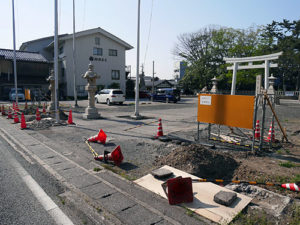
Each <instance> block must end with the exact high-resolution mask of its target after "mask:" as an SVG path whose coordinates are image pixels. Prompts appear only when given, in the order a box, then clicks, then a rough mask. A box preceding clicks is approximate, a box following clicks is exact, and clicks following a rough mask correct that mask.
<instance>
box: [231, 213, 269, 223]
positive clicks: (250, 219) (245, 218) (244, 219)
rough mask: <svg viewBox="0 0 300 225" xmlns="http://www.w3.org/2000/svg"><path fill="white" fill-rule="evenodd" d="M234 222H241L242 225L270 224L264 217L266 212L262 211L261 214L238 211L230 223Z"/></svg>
mask: <svg viewBox="0 0 300 225" xmlns="http://www.w3.org/2000/svg"><path fill="white" fill-rule="evenodd" d="M234 224H242V225H257V224H259V225H269V224H272V223H271V222H269V221H268V219H267V217H266V213H265V212H263V214H261V213H258V214H255V215H249V214H246V213H242V212H240V213H239V214H238V215H237V216H236V217H235V218H234V220H233V221H232V222H231V223H230V225H234Z"/></svg>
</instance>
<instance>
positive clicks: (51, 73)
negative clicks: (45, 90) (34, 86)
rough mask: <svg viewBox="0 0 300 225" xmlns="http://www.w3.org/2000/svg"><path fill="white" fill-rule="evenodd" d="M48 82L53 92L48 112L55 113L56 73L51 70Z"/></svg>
mask: <svg viewBox="0 0 300 225" xmlns="http://www.w3.org/2000/svg"><path fill="white" fill-rule="evenodd" d="M47 81H48V82H49V83H50V85H49V90H50V92H51V102H50V104H49V106H48V108H47V109H48V111H54V110H55V77H54V71H53V69H51V71H50V75H49V77H48V78H47Z"/></svg>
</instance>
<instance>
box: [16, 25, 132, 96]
mask: <svg viewBox="0 0 300 225" xmlns="http://www.w3.org/2000/svg"><path fill="white" fill-rule="evenodd" d="M75 39H76V46H75V49H76V54H75V71H76V84H77V90H78V92H79V95H80V94H82V92H84V85H86V80H84V79H83V78H82V77H81V76H82V75H83V74H84V73H85V72H86V71H87V69H88V64H89V62H90V60H89V58H90V57H93V59H94V60H93V64H94V69H95V72H96V73H97V74H98V75H100V76H101V78H100V79H98V80H97V85H98V87H99V88H100V87H103V88H109V87H110V86H111V85H113V86H119V87H120V88H121V89H122V90H123V91H124V93H125V91H126V90H125V89H126V84H125V82H126V75H125V65H126V64H125V53H126V50H130V49H132V48H133V47H132V46H131V45H129V44H128V43H126V42H125V41H123V40H121V39H120V38H118V37H116V36H114V35H112V34H111V33H109V32H107V31H105V30H103V29H101V28H95V29H90V30H85V31H81V32H77V33H75ZM53 40H54V39H53V36H51V37H46V38H41V39H37V40H33V41H29V42H25V43H23V44H22V45H21V47H20V50H23V51H34V52H39V53H40V54H42V55H43V56H44V57H45V58H46V59H48V60H49V61H53V51H54V50H53V49H54V48H53V45H54V42H53ZM58 49H59V88H60V93H61V92H63V95H64V96H74V82H73V80H74V75H73V34H63V35H59V47H58Z"/></svg>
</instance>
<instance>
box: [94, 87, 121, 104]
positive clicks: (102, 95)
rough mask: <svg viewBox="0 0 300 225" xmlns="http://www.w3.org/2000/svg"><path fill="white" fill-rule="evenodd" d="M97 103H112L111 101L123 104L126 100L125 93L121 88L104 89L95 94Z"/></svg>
mask: <svg viewBox="0 0 300 225" xmlns="http://www.w3.org/2000/svg"><path fill="white" fill-rule="evenodd" d="M95 101H96V103H106V104H107V105H110V104H111V103H119V104H120V105H121V104H123V102H124V101H125V95H124V93H123V91H122V90H120V89H103V90H101V91H100V92H99V93H98V94H96V95H95Z"/></svg>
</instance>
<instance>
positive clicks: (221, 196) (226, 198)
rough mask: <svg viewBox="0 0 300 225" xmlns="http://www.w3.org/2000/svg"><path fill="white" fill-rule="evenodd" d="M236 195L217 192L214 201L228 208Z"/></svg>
mask: <svg viewBox="0 0 300 225" xmlns="http://www.w3.org/2000/svg"><path fill="white" fill-rule="evenodd" d="M236 197H237V194H236V193H234V192H229V191H219V192H218V193H217V194H215V196H214V201H215V202H216V203H219V204H221V205H225V206H230V205H231V204H232V203H233V201H234V200H235V199H236Z"/></svg>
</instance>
